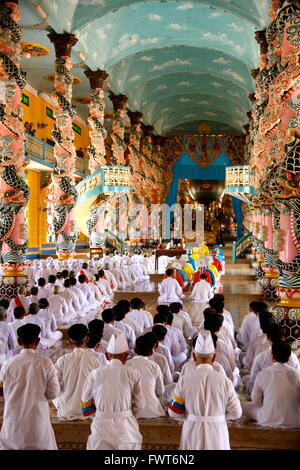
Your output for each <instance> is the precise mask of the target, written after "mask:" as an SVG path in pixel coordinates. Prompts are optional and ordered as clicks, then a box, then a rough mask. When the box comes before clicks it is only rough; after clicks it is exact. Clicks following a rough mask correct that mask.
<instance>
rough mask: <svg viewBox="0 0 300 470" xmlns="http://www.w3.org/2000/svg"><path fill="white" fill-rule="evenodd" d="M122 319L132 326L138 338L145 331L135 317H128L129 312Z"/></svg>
mask: <svg viewBox="0 0 300 470" xmlns="http://www.w3.org/2000/svg"><path fill="white" fill-rule="evenodd" d="M122 321H123V322H124V323H126V324H127V325H129V326H131V328H132V329H133V331H134V334H135V337H136V338H138V337H139V336H142V334H143V332H142V330H141V328H140V327H139V324H138V323H137V322H136V321H135V320H134V319H133V318H131V317H128V313H127V314H126V316H125V318H124V319H123V320H122Z"/></svg>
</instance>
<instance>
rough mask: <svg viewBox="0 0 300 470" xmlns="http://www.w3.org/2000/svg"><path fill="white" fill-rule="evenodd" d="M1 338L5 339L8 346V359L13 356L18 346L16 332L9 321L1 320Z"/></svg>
mask: <svg viewBox="0 0 300 470" xmlns="http://www.w3.org/2000/svg"><path fill="white" fill-rule="evenodd" d="M0 339H1V340H2V341H4V343H5V344H6V346H7V349H6V359H9V358H10V357H12V356H13V354H14V351H15V349H16V348H17V346H18V343H17V338H16V335H15V332H14V330H13V328H12V327H11V325H10V324H9V323H6V322H5V321H0Z"/></svg>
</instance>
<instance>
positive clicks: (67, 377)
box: [53, 323, 102, 420]
mask: <svg viewBox="0 0 300 470" xmlns="http://www.w3.org/2000/svg"><path fill="white" fill-rule="evenodd" d="M68 337H69V343H70V344H71V345H72V346H73V351H72V352H70V353H68V354H64V355H63V356H61V357H60V358H59V359H58V360H57V362H56V363H55V368H56V371H57V375H58V380H59V383H60V389H61V390H60V394H59V396H58V398H56V399H55V400H53V403H54V405H55V407H56V408H57V416H58V418H60V419H68V420H74V419H84V417H83V415H82V411H81V405H80V402H81V396H82V390H83V386H84V383H85V380H86V378H87V376H88V375H89V373H90V372H92V370H94V369H97V368H98V367H101V365H102V363H101V360H100V358H99V356H97V354H90V352H89V350H88V349H86V343H87V341H88V328H87V326H86V325H83V324H82V323H78V324H75V325H72V326H70V328H69V329H68Z"/></svg>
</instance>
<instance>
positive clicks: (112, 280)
mask: <svg viewBox="0 0 300 470" xmlns="http://www.w3.org/2000/svg"><path fill="white" fill-rule="evenodd" d="M103 271H104V274H105V277H106V279H107V281H108V282H109V284H110V288H111V290H112V291H113V292H114V291H116V290H117V288H118V283H117V281H116V278H115V276H114V275H113V273H112V272H110V271H108V270H107V269H103Z"/></svg>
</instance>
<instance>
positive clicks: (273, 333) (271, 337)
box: [244, 323, 300, 395]
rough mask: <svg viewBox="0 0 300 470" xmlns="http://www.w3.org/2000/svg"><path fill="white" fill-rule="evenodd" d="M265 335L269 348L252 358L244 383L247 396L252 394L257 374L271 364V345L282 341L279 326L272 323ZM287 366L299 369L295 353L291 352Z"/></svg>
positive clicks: (299, 365)
mask: <svg viewBox="0 0 300 470" xmlns="http://www.w3.org/2000/svg"><path fill="white" fill-rule="evenodd" d="M266 335H267V339H268V341H269V344H270V346H269V348H268V349H266V350H265V351H263V352H261V353H259V354H257V355H256V356H255V358H254V361H253V364H252V367H251V372H250V376H249V378H248V381H247V382H246V390H247V392H248V393H249V395H250V394H251V392H252V389H253V385H254V382H255V379H256V377H257V374H258V373H259V372H260V371H261V370H263V369H266V368H267V367H270V366H271V365H272V364H273V356H272V345H273V344H275V343H280V342H281V341H283V340H284V339H283V332H282V329H281V327H280V326H279V325H277V323H272V324H270V325H269V327H268V329H267V331H266ZM287 365H288V366H291V367H294V368H295V369H300V364H299V359H298V358H297V356H296V354H295V353H293V352H292V353H291V355H290V358H289V360H288V362H287ZM244 384H245V382H244Z"/></svg>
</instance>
